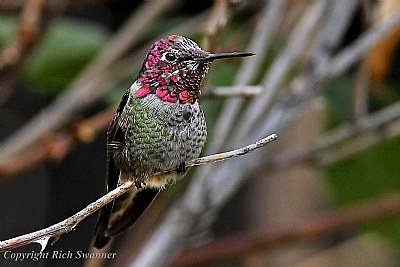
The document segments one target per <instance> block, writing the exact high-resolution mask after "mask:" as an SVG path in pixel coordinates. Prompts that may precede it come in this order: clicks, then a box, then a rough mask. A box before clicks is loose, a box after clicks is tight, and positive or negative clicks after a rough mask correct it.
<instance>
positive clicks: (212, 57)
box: [195, 52, 254, 62]
mask: <svg viewBox="0 0 400 267" xmlns="http://www.w3.org/2000/svg"><path fill="white" fill-rule="evenodd" d="M253 55H254V54H253V53H248V52H231V53H217V54H212V53H210V54H208V55H207V56H206V57H203V58H196V59H195V60H196V61H208V62H211V61H213V60H215V59H220V58H228V57H249V56H253Z"/></svg>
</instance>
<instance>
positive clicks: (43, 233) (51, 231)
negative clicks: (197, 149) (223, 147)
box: [0, 134, 277, 251]
mask: <svg viewBox="0 0 400 267" xmlns="http://www.w3.org/2000/svg"><path fill="white" fill-rule="evenodd" d="M276 138H277V135H276V134H271V135H269V136H267V137H265V138H263V139H261V140H259V141H257V142H256V143H254V144H250V145H248V146H245V147H242V148H239V149H236V150H233V151H230V152H225V153H220V154H216V155H210V156H206V157H202V158H198V159H194V160H191V161H188V162H186V164H185V165H186V166H187V167H192V166H198V165H203V164H207V163H213V162H217V161H221V160H226V159H229V158H233V157H238V156H242V155H245V154H247V153H248V152H250V151H252V150H254V149H257V148H260V147H263V146H265V145H266V144H268V143H270V142H272V141H274V140H276ZM170 171H173V170H170ZM134 185H135V182H134V181H128V182H125V183H123V184H122V185H120V186H119V187H117V188H116V189H114V190H112V191H111V192H109V193H108V194H106V195H105V196H103V197H101V198H99V199H98V200H96V201H94V202H93V203H91V204H89V205H88V206H86V208H84V209H82V210H81V211H79V212H77V213H75V214H74V215H72V216H71V217H69V218H67V219H65V220H63V221H62V222H59V223H56V224H53V225H52V226H49V227H47V228H45V229H42V230H39V231H35V232H32V233H29V234H25V235H21V236H18V237H14V238H11V239H8V240H4V241H0V251H4V250H7V249H12V248H17V247H21V246H25V245H28V244H31V243H35V242H36V243H38V242H41V241H43V240H46V242H47V241H48V240H49V239H50V238H54V239H55V241H57V240H58V239H59V238H60V237H61V236H62V235H63V234H66V233H68V232H70V231H72V230H74V229H75V228H76V226H77V225H78V224H79V223H80V222H81V221H82V220H84V219H85V218H87V217H88V216H90V215H91V214H93V213H94V212H96V211H97V210H99V209H100V208H101V207H103V206H105V205H106V204H108V203H110V202H111V201H113V200H114V199H115V198H117V197H119V196H121V195H122V194H123V193H125V192H127V191H128V190H129V188H131V187H132V186H134ZM46 244H47V243H46ZM42 246H43V245H42ZM42 250H43V248H42Z"/></svg>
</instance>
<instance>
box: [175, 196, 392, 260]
mask: <svg viewBox="0 0 400 267" xmlns="http://www.w3.org/2000/svg"><path fill="white" fill-rule="evenodd" d="M399 215H400V195H398V194H396V195H391V196H388V197H383V198H380V199H375V200H372V201H368V202H365V203H361V204H358V205H353V206H350V207H347V208H343V209H338V210H334V211H330V212H327V213H326V214H322V215H319V216H316V217H314V218H311V219H308V220H306V221H303V222H299V223H295V224H294V225H291V226H289V227H278V228H275V229H266V230H265V231H263V232H261V231H257V232H249V233H243V234H237V235H234V236H230V237H227V238H223V239H220V240H216V241H214V242H212V243H209V244H206V245H204V246H201V247H196V248H192V249H187V250H185V251H183V252H182V253H181V254H180V255H179V256H178V257H177V258H176V259H175V261H174V262H173V264H172V266H180V267H184V266H185V267H188V266H198V265H210V264H212V263H214V264H215V263H217V262H222V261H226V260H229V259H233V258H238V257H243V256H246V255H249V254H251V253H254V251H259V250H264V249H268V248H271V247H273V246H276V245H280V244H284V243H288V242H293V241H297V240H301V241H304V240H318V239H322V238H324V237H326V236H328V235H332V234H335V233H338V232H341V231H344V230H346V229H349V228H353V227H356V226H359V225H362V224H365V223H370V222H372V221H377V220H383V219H387V218H393V217H398V216H399Z"/></svg>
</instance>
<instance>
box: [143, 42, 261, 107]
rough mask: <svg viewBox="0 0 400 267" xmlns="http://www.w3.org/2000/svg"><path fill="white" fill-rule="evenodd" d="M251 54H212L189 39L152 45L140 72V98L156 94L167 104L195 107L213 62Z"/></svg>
mask: <svg viewBox="0 0 400 267" xmlns="http://www.w3.org/2000/svg"><path fill="white" fill-rule="evenodd" d="M251 55H253V54H252V53H243V52H242V53H240V52H233V53H218V54H212V53H209V52H205V51H203V50H202V49H201V48H200V47H199V46H198V45H197V44H196V43H195V42H194V41H192V40H191V39H189V38H186V37H183V36H179V35H170V36H168V38H165V39H161V40H158V41H157V42H155V43H154V44H153V45H152V46H151V49H150V51H149V52H148V54H147V56H146V59H145V60H144V62H143V65H142V68H141V70H140V74H139V82H140V83H141V85H142V87H141V88H140V89H139V90H138V91H137V92H136V96H137V97H139V98H141V97H145V96H146V95H148V94H151V93H152V94H156V95H157V96H158V97H160V98H161V99H162V100H163V101H168V102H173V103H175V102H177V101H179V102H180V103H192V104H193V103H194V102H196V99H197V98H198V97H199V95H200V85H201V82H202V80H203V78H204V77H205V75H206V74H207V71H208V65H209V64H210V63H211V62H212V61H214V60H215V59H220V58H227V57H246V56H251Z"/></svg>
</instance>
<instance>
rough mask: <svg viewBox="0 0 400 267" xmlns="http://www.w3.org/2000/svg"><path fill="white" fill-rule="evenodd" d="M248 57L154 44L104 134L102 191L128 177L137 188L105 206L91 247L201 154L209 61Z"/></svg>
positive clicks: (170, 40) (186, 42)
mask: <svg viewBox="0 0 400 267" xmlns="http://www.w3.org/2000/svg"><path fill="white" fill-rule="evenodd" d="M250 55H253V54H251V53H244V52H242V53H236V52H233V53H219V54H212V53H209V52H205V51H203V50H202V49H201V48H200V47H199V46H198V45H197V44H196V43H195V42H194V41H192V40H190V39H188V38H186V37H182V36H178V35H170V36H168V37H167V38H165V39H161V40H159V41H157V42H155V43H154V44H153V45H152V47H151V48H150V51H149V52H148V54H147V56H146V59H145V60H144V62H143V65H142V68H141V70H140V73H139V77H138V78H137V80H136V81H135V82H134V83H133V84H132V85H131V87H130V88H129V90H128V91H127V92H126V93H125V94H124V95H123V97H122V100H121V103H120V104H119V107H118V109H117V112H116V114H115V116H114V119H113V120H112V122H111V124H110V126H109V128H108V133H107V174H106V177H107V179H106V180H107V181H106V190H105V191H106V193H107V192H109V191H111V190H113V189H115V188H116V187H117V186H118V185H120V184H122V183H124V182H125V181H128V180H133V181H135V187H133V188H132V189H130V190H129V191H128V192H126V193H125V194H123V195H122V196H120V197H118V198H117V199H115V200H114V201H113V202H111V203H110V204H108V205H106V206H105V207H103V209H102V210H101V212H100V216H99V219H98V222H97V225H96V236H95V240H94V246H95V247H97V248H102V247H104V246H105V245H106V244H107V243H108V241H109V240H110V238H111V237H112V236H115V235H117V234H119V233H122V232H123V231H125V230H127V229H129V228H130V227H131V226H132V225H133V223H134V222H135V221H136V220H137V218H138V217H139V216H140V215H141V214H142V213H143V211H144V210H145V209H146V208H147V207H148V206H149V205H150V203H151V202H152V201H153V199H154V198H155V197H156V196H157V194H158V193H159V191H160V190H162V189H164V188H165V186H166V185H168V184H170V183H173V182H176V181H178V180H180V179H182V178H183V176H184V175H185V174H186V173H187V168H186V167H185V162H187V161H189V160H192V159H195V158H197V157H198V156H199V155H200V153H201V151H202V148H203V146H204V143H205V141H206V135H207V130H206V122H205V119H204V114H203V111H202V110H201V108H200V105H199V103H198V101H197V99H198V97H199V95H200V84H201V82H202V80H203V78H204V77H205V75H206V73H207V71H208V65H209V64H210V63H211V62H212V61H213V60H215V59H220V58H227V57H246V56H250Z"/></svg>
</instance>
